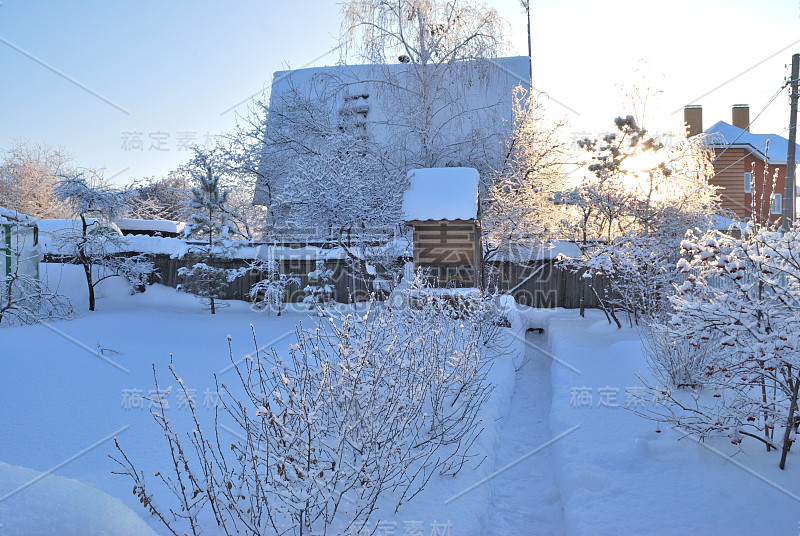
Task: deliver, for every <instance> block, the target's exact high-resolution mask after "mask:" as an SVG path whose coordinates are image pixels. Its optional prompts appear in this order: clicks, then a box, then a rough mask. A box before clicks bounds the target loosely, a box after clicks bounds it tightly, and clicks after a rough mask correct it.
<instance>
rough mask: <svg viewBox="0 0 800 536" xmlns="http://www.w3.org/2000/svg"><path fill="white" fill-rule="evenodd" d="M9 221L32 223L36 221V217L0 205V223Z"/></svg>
mask: <svg viewBox="0 0 800 536" xmlns="http://www.w3.org/2000/svg"><path fill="white" fill-rule="evenodd" d="M9 222H14V223H25V224H29V225H33V224H35V223H36V219H35V218H32V217H31V216H28V215H27V214H23V213H21V212H17V211H16V210H9V209H7V208H4V207H0V223H9Z"/></svg>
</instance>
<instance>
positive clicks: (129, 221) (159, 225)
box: [114, 218, 186, 234]
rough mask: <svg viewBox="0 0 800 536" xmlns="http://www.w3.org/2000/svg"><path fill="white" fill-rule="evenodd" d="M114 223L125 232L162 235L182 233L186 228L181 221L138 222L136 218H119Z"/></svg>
mask: <svg viewBox="0 0 800 536" xmlns="http://www.w3.org/2000/svg"><path fill="white" fill-rule="evenodd" d="M114 223H116V224H117V226H118V227H119V228H120V229H122V230H123V231H155V232H161V233H175V234H177V233H180V232H181V231H183V228H184V227H185V226H186V224H185V223H183V222H181V221H172V220H137V219H134V218H118V219H116V220H114Z"/></svg>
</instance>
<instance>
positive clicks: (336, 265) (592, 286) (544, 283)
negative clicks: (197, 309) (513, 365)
mask: <svg viewBox="0 0 800 536" xmlns="http://www.w3.org/2000/svg"><path fill="white" fill-rule="evenodd" d="M45 262H69V260H68V259H65V258H60V257H58V258H57V257H56V256H47V258H46V259H45ZM153 262H154V264H155V267H156V273H157V275H153V276H152V277H151V280H150V282H151V283H161V284H162V285H166V286H169V287H173V288H175V287H177V286H178V285H179V284H180V283H181V278H180V277H179V276H178V270H179V269H180V268H182V267H189V266H191V263H192V261H190V260H188V259H185V258H184V259H175V258H171V257H170V256H169V255H166V254H157V255H154V258H153ZM280 264H281V273H284V274H287V275H291V276H294V277H297V278H298V279H299V280H300V284H299V285H297V284H295V285H291V286H289V287H288V288H287V289H286V296H285V299H286V301H287V302H289V303H297V302H301V301H303V298H304V297H305V296H306V295H307V294H308V293H306V292H305V291H304V290H303V289H304V288H305V287H306V286H307V285H308V284H309V277H308V273H309V272H311V271H313V270H315V269H316V259H313V258H291V259H283V260H281V261H280ZM214 265H215V266H217V267H220V268H229V269H238V268H244V267H246V266H248V263H247V261H245V260H237V259H234V260H226V261H218V262H215V263H214ZM325 267H326V268H327V269H329V270H332V271H333V277H332V281H331V286H332V287H333V292H332V296H331V297H332V299H333V300H334V301H337V302H339V303H351V302H352V301H362V300H365V299H367V298H368V296H369V293H368V290H367V287H366V284H365V283H364V281H363V280H362V279H361V278H360V277H355V278H353V276H352V273H353V265H352V263H351V262H350V261H349V260H347V259H332V260H326V261H325ZM485 268H486V270H485V271H486V274H485V281H486V284H487V286H489V287H490V288H495V287H496V288H497V289H498V290H499V291H501V292H508V291H510V294H511V295H512V296H514V298H515V299H516V300H517V303H520V304H522V305H528V306H530V307H540V308H555V307H563V308H565V309H577V308H579V307H581V305H582V304H583V306H584V307H586V308H597V307H599V305H600V304H599V300H598V296H603V295H604V293H605V291H606V288H607V282H606V281H604V280H603V278H602V277H600V276H597V275H593V276H592V277H584V276H583V273H575V272H572V271H569V270H566V269H563V268H560V267H559V266H558V265H557V264H556V262H555V261H552V260H546V261H542V262H536V263H530V264H529V265H520V264H517V263H512V262H489V263H487V265H486V267H485ZM261 279H262V274H261V273H260V272H258V271H251V272H248V273H246V274H245V275H244V276H243V277H240V278H238V279H236V280H234V281H233V282H231V283H229V284H228V286H227V288H226V289H225V291H224V292H223V293H222V295H221V296H220V297H221V298H222V299H228V300H245V301H250V298H249V292H250V288H251V287H252V286H253V285H254V284H256V283H257V282H258V281H260V280H261Z"/></svg>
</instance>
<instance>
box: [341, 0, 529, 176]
mask: <svg viewBox="0 0 800 536" xmlns="http://www.w3.org/2000/svg"><path fill="white" fill-rule="evenodd" d="M343 13H344V21H343V24H342V43H343V45H344V47H343V50H344V51H345V56H346V57H347V58H352V59H355V60H359V61H360V62H363V63H365V64H367V65H372V66H374V67H373V68H372V69H371V72H370V76H369V77H368V78H369V79H370V81H373V82H375V84H374V87H375V89H376V90H377V91H378V92H379V94H381V98H382V99H384V100H385V101H386V102H387V103H391V105H390V106H386V109H385V110H383V113H384V115H385V117H384V118H383V119H382V120H381V119H378V122H381V123H382V124H383V126H384V128H385V130H386V131H387V133H388V137H389V139H390V142H389V145H390V146H391V147H392V156H393V157H394V158H396V159H397V165H398V167H399V168H400V169H402V170H403V171H407V170H408V169H412V168H415V167H443V166H446V165H463V166H468V167H476V168H477V169H479V170H481V171H483V170H485V169H487V162H492V161H496V160H497V158H498V155H499V152H500V150H501V143H502V139H501V137H500V135H499V129H497V128H495V127H497V126H499V125H500V123H501V121H500V118H501V117H502V116H501V115H500V112H501V110H500V108H501V106H505V107H506V109H507V107H508V105H509V104H510V100H509V99H510V95H503V96H502V97H501V100H500V101H497V100H492V99H491V98H488V97H487V96H486V95H487V94H488V92H487V91H486V88H487V87H489V85H490V84H491V82H492V80H493V79H496V78H498V77H501V76H506V73H504V72H503V71H502V70H501V69H499V68H498V67H497V64H496V63H495V62H493V61H491V60H493V59H494V58H496V57H498V56H499V55H500V53H501V52H502V51H503V50H504V47H505V43H504V41H503V30H504V27H505V22H504V21H503V20H502V18H501V17H500V15H499V14H498V13H497V11H496V10H495V9H493V8H488V7H486V6H485V5H483V4H478V3H477V2H473V1H471V0H447V1H441V0H352V1H350V2H347V3H346V4H345V5H344V7H343ZM520 82H522V83H527V82H528V81H527V80H521V81H520Z"/></svg>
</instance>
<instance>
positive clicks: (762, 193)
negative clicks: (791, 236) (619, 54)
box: [684, 104, 800, 224]
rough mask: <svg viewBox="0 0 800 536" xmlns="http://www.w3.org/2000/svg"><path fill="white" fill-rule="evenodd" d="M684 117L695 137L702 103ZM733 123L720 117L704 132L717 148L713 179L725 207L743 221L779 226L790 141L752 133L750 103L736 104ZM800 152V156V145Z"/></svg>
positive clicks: (798, 151)
mask: <svg viewBox="0 0 800 536" xmlns="http://www.w3.org/2000/svg"><path fill="white" fill-rule="evenodd" d="M684 120H685V122H686V124H687V128H688V133H689V135H690V136H693V135H696V134H699V133H700V132H703V130H702V129H703V127H702V124H703V123H702V121H703V116H702V108H701V107H700V106H687V107H686V109H685V110H684ZM731 122H732V123H733V124H729V123H726V122H724V121H718V122H717V123H715V124H714V125H712V126H711V127H709V128H708V129H706V130H705V132H704V134H705V135H706V136H708V141H709V143H710V144H711V147H712V149H713V150H714V172H715V174H714V177H713V179H712V180H711V183H712V184H714V185H715V186H719V187H721V188H722V190H720V197H721V198H722V208H723V209H725V210H726V211H728V212H730V213H733V214H735V215H736V216H737V217H738V218H740V219H742V220H744V219H748V218H752V219H754V220H756V221H759V222H761V223H765V222H769V223H771V224H778V223H780V220H781V213H782V207H783V195H784V192H785V186H786V182H785V179H786V153H787V149H788V147H789V141H788V140H787V139H786V138H784V137H782V136H780V135H778V134H753V133H752V132H750V130H749V124H750V109H749V107H748V106H747V105H746V104H735V105H734V106H733V113H732V121H731ZM797 154H798V156H800V147H798V150H797ZM796 206H797V204H795V207H796Z"/></svg>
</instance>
